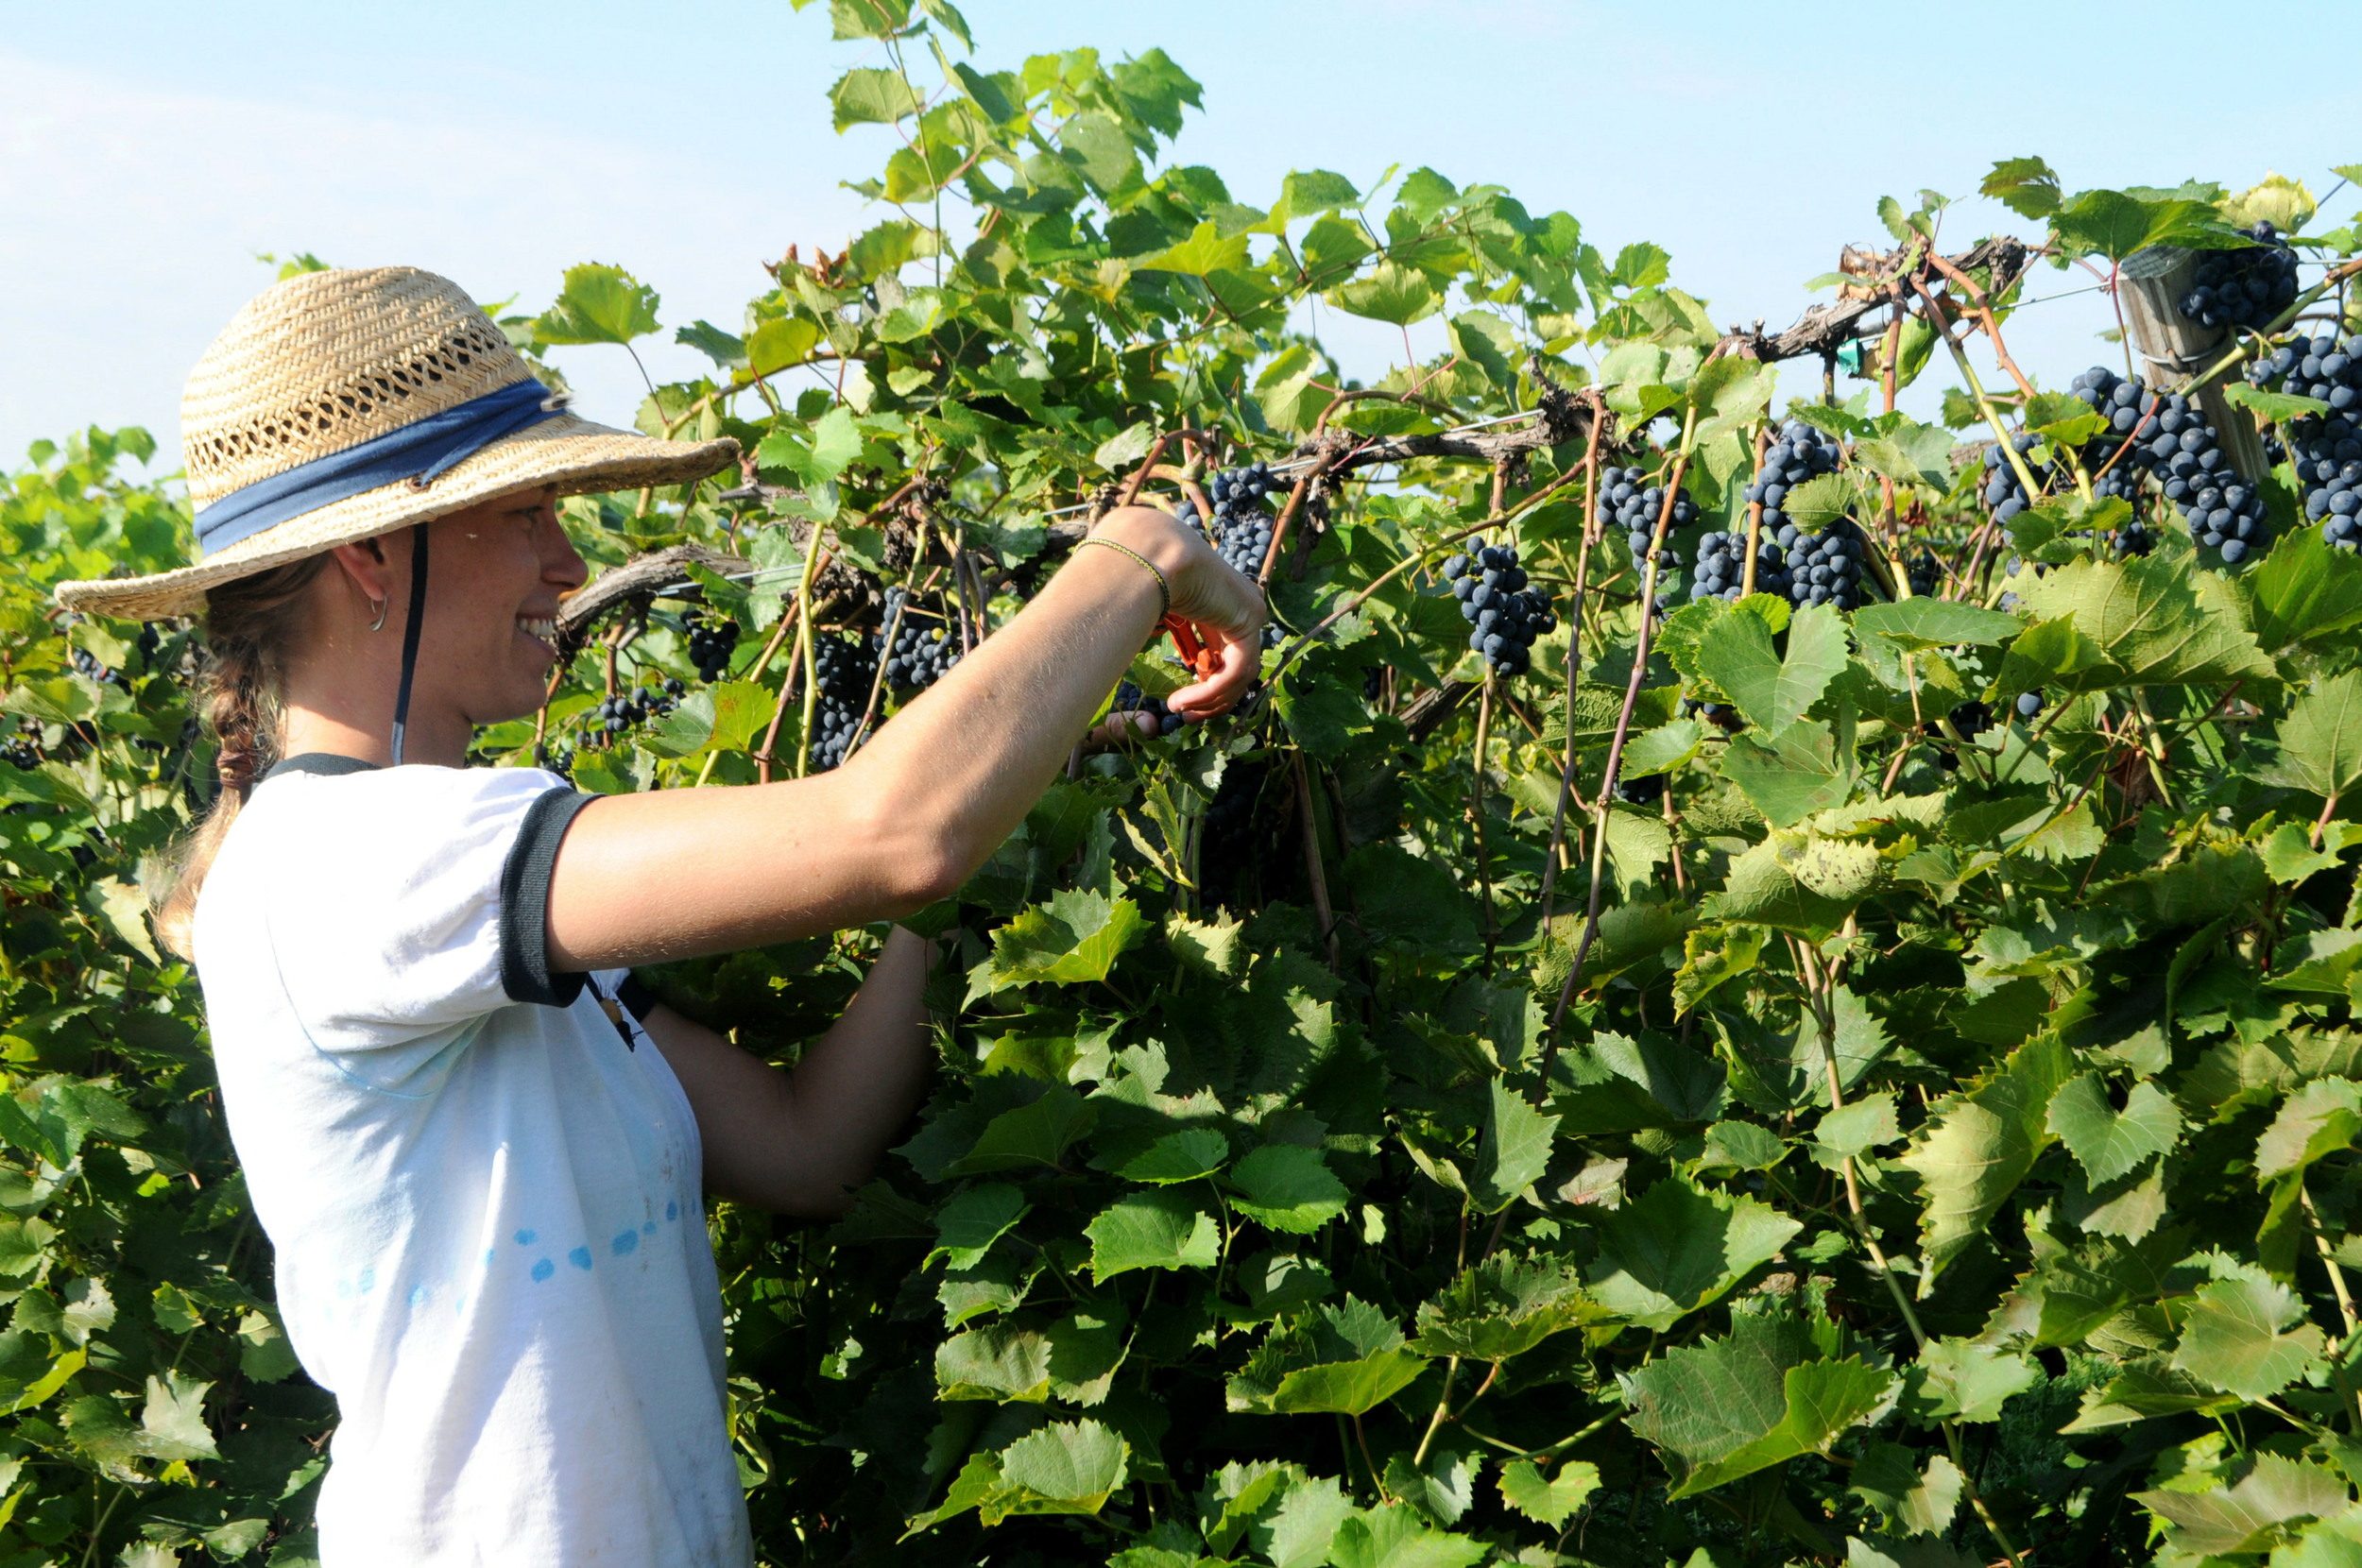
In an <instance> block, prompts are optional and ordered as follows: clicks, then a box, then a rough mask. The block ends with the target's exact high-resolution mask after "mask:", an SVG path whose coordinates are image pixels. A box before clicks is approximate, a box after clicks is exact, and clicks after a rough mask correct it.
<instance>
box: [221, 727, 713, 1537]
mask: <svg viewBox="0 0 2362 1568" xmlns="http://www.w3.org/2000/svg"><path fill="white" fill-rule="evenodd" d="M340 764H341V766H339V765H340ZM307 769H308V770H314V771H306V770H307ZM581 800H582V797H580V796H577V795H574V794H573V792H572V791H569V790H566V789H565V788H564V787H563V784H562V781H561V780H559V779H558V778H556V776H554V775H550V774H546V773H540V772H537V771H532V770H528V769H466V770H462V769H454V768H437V767H420V766H410V767H402V768H393V769H385V770H378V769H364V767H363V765H362V764H359V763H354V762H351V761H350V760H348V759H346V758H295V759H293V760H292V761H291V762H290V763H282V765H281V767H280V768H279V769H277V770H274V771H273V774H272V775H271V776H270V777H269V778H268V779H267V780H265V782H264V783H263V784H262V785H260V786H259V787H258V788H257V789H256V790H255V791H254V793H253V796H252V798H251V799H250V800H249V801H248V803H247V806H246V808H245V809H244V810H242V811H241V812H240V813H239V815H238V819H237V821H236V823H235V824H234V825H232V827H231V830H230V833H229V835H228V837H227V839H226V840H225V841H224V843H223V844H222V848H221V852H220V855H219V856H218V858H217V859H216V860H215V861H214V866H213V868H212V870H211V872H210V873H209V874H208V876H207V878H206V882H205V888H204V893H203V895H202V896H201V897H200V899H199V900H198V904H197V919H196V926H195V942H196V948H197V972H198V975H199V977H200V979H201V980H202V981H203V983H204V989H205V1010H206V1014H207V1017H208V1020H209V1022H210V1024H211V1027H212V1031H213V1039H214V1059H215V1061H216V1062H217V1064H218V1065H219V1071H220V1076H221V1085H222V1097H223V1100H224V1103H225V1105H226V1107H227V1109H228V1112H229V1120H230V1131H231V1138H232V1140H233V1141H234V1142H235V1144H236V1146H237V1151H238V1158H239V1162H240V1164H241V1165H243V1166H244V1167H245V1171H246V1178H247V1185H248V1189H249V1190H250V1191H251V1193H252V1194H253V1201H254V1207H255V1212H256V1214H257V1216H258V1217H259V1218H260V1219H261V1220H262V1222H263V1228H264V1229H265V1231H266V1232H267V1233H268V1234H269V1236H270V1239H271V1243H272V1245H273V1247H274V1248H275V1249H276V1250H277V1254H278V1258H277V1262H278V1287H279V1304H280V1307H281V1310H282V1314H283V1316H284V1318H285V1320H286V1327H287V1336H288V1338H289V1340H290V1341H291V1342H292V1343H293V1346H294V1349H295V1352H296V1355H298V1356H299V1357H300V1359H301V1360H302V1363H303V1366H304V1369H305V1370H306V1371H307V1372H310V1373H311V1375H312V1376H313V1378H314V1379H315V1380H316V1381H317V1382H318V1383H319V1384H320V1385H321V1386H322V1387H324V1388H326V1389H329V1390H330V1391H332V1392H333V1393H334V1395H335V1396H336V1404H337V1408H338V1411H339V1413H340V1415H341V1418H342V1419H341V1421H340V1423H339V1424H338V1426H337V1429H336V1434H335V1438H334V1442H333V1444H332V1446H331V1448H330V1463H329V1468H328V1474H327V1478H326V1480H325V1482H324V1483H323V1485H322V1488H321V1491H320V1500H319V1510H318V1518H319V1532H320V1558H321V1561H322V1563H323V1564H324V1565H325V1568H362V1565H374V1564H385V1565H387V1568H392V1565H395V1564H400V1565H402V1568H431V1565H442V1564H454V1565H457V1564H466V1565H469V1568H476V1565H479V1564H504V1565H505V1564H534V1565H536V1568H541V1565H565V1568H573V1565H576V1564H589V1563H615V1564H630V1565H634V1568H676V1565H677V1568H692V1565H694V1568H714V1565H727V1568H742V1565H744V1564H745V1563H747V1562H749V1561H750V1560H751V1559H752V1548H751V1546H750V1544H749V1542H748V1538H747V1528H746V1510H745V1499H744V1496H743V1495H742V1493H741V1491H740V1488H739V1480H738V1471H737V1466H736V1463H735V1461H734V1460H733V1458H732V1457H731V1454H730V1449H729V1441H728V1437H727V1430H726V1427H725V1413H724V1412H725V1403H724V1401H725V1394H724V1381H723V1360H722V1307H721V1293H720V1289H719V1287H718V1285H717V1283H716V1280H715V1277H714V1268H713V1254H712V1252H711V1250H710V1247H709V1245H708V1242H707V1239H706V1230H705V1223H704V1212H703V1207H702V1203H701V1189H700V1181H699V1167H700V1151H699V1145H698V1140H697V1124H696V1120H695V1117H694V1116H693V1114H692V1112H691V1110H690V1106H689V1100H688V1098H687V1096H686V1095H684V1094H683V1093H682V1091H681V1086H680V1083H679V1081H678V1080H676V1078H675V1077H674V1076H673V1073H672V1069H671V1068H670V1067H669V1066H667V1065H666V1064H665V1061H664V1057H663V1055H662V1053H661V1052H659V1050H658V1049H657V1048H656V1046H655V1045H654V1044H653V1043H652V1042H649V1041H648V1040H647V1039H646V1036H645V1035H644V1034H643V1033H642V1032H641V1031H639V1030H638V1029H637V1027H636V1026H634V1027H633V1030H632V1033H633V1036H634V1040H633V1043H632V1044H626V1042H625V1038H624V1037H623V1035H622V1033H621V1032H620V1031H619V1030H618V1028H617V1026H616V1025H615V1024H614V1023H613V1022H611V1021H610V1020H609V1019H608V1016H607V1015H606V1014H605V1013H604V1012H603V1011H602V1010H601V1007H600V1000H599V998H600V996H607V997H613V996H614V995H615V994H616V992H617V989H618V987H619V984H620V983H621V982H622V981H623V980H624V976H623V974H622V972H620V971H618V972H615V973H609V974H599V975H594V976H592V977H590V987H589V988H588V989H587V990H586V988H585V987H584V986H583V984H582V977H581V976H559V977H556V978H555V979H553V977H551V976H550V975H549V974H548V972H547V963H546V954H547V946H546V936H545V934H544V932H545V928H544V926H543V917H544V912H545V910H546V906H547V899H548V882H549V868H550V863H551V861H552V860H554V858H555V856H556V846H557V842H558V840H559V839H560V838H562V837H563V835H564V831H565V827H566V824H567V823H568V822H569V821H571V820H572V817H573V809H574V808H575V807H577V806H578V805H579V804H580V803H581ZM593 993H595V994H593ZM535 997H539V998H540V999H538V1000H537V999H531V998H535ZM521 998H524V999H521Z"/></svg>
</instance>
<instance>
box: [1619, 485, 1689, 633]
mask: <svg viewBox="0 0 2362 1568" xmlns="http://www.w3.org/2000/svg"><path fill="white" fill-rule="evenodd" d="M1597 511H1598V515H1599V520H1600V522H1602V523H1613V524H1614V525H1615V526H1617V527H1618V528H1620V529H1622V530H1623V531H1624V542H1625V543H1626V544H1627V545H1629V546H1631V547H1632V559H1633V567H1634V570H1635V571H1643V570H1645V569H1646V568H1645V563H1646V562H1647V560H1648V558H1649V541H1650V540H1651V539H1653V538H1654V537H1656V525H1657V519H1658V518H1659V517H1661V516H1663V515H1664V512H1665V486H1662V485H1652V484H1651V483H1650V482H1649V475H1648V471H1647V470H1646V469H1637V468H1634V469H1600V503H1599V506H1598V508H1597ZM1697 520H1698V507H1697V503H1694V502H1692V501H1691V500H1690V499H1689V497H1688V496H1687V495H1686V494H1684V495H1676V496H1675V497H1674V498H1673V515H1672V516H1671V517H1670V518H1669V519H1667V520H1666V524H1665V537H1666V541H1667V542H1666V543H1665V544H1663V545H1661V546H1659V547H1658V549H1657V553H1656V562H1657V588H1658V593H1657V596H1656V605H1655V607H1656V608H1657V609H1658V610H1659V611H1663V610H1668V609H1670V608H1672V607H1673V595H1672V593H1671V592H1670V591H1669V590H1670V589H1671V588H1672V573H1673V572H1674V571H1678V570H1679V569H1680V567H1681V564H1682V558H1681V552H1679V551H1677V550H1675V549H1674V548H1673V546H1672V542H1671V541H1672V538H1673V536H1674V535H1675V534H1678V533H1680V532H1681V531H1682V530H1683V529H1685V528H1686V527H1688V526H1689V525H1690V524H1691V523H1693V522H1696V521H1697Z"/></svg>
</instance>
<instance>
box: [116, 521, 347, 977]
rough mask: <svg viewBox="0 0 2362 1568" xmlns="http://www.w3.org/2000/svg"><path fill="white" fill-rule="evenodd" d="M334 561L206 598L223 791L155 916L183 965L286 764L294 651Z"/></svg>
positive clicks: (205, 714)
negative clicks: (247, 809)
mask: <svg viewBox="0 0 2362 1568" xmlns="http://www.w3.org/2000/svg"><path fill="white" fill-rule="evenodd" d="M328 560H329V557H328V556H327V555H325V554H319V555H311V556H306V557H305V558H304V559H302V560H300V561H290V562H288V563H287V564H286V565H284V566H278V567H273V568H271V569H270V570H269V571H258V572H256V573H254V574H253V575H252V576H250V577H240V578H237V579H235V580H234V581H231V582H227V583H221V584H218V585H216V586H214V588H210V589H208V590H207V592H206V595H205V648H206V658H205V668H204V672H203V673H202V674H201V675H199V677H198V682H199V685H198V703H197V710H198V717H199V719H200V720H201V722H202V723H203V724H204V726H205V730H206V733H207V734H209V735H211V736H212V737H213V739H214V743H215V745H216V747H217V748H218V749H217V750H216V751H215V753H214V773H215V774H216V775H218V776H219V777H220V780H221V787H220V789H219V791H218V792H216V793H215V794H214V804H213V805H212V807H211V808H210V809H208V810H207V811H206V813H205V815H204V818H203V819H202V820H201V821H199V822H198V823H197V827H195V828H194V829H193V830H192V831H191V832H190V833H189V834H188V836H187V837H185V838H183V839H182V840H181V841H180V844H179V846H178V847H177V848H176V849H175V850H174V852H173V863H172V869H171V872H170V875H169V877H168V878H167V879H166V882H165V885H164V891H163V896H162V897H161V898H159V899H158V900H157V902H156V910H155V919H156V934H157V935H158V936H160V937H162V938H163V944H164V946H166V947H168V948H170V949H171V950H172V952H173V953H174V954H175V955H177V956H179V957H180V958H183V959H194V957H195V954H194V953H193V952H192V950H191V946H190V927H191V924H192V922H193V921H194V919H195V917H196V914H197V895H198V894H200V893H201V892H203V891H204V888H205V873H206V872H207V871H208V870H209V869H211V868H212V866H213V863H214V856H215V855H217V854H219V853H220V851H221V844H222V840H223V839H225V838H227V837H228V836H229V833H230V825H231V823H233V822H235V821H237V819H238V810H239V808H241V807H243V806H244V805H245V804H246V798H247V795H248V793H250V792H251V791H252V790H253V788H254V786H255V784H256V783H257V782H259V781H260V780H261V778H262V776H263V775H265V773H268V772H269V771H270V767H271V764H272V763H274V762H276V761H277V760H278V759H279V741H280V733H279V732H280V725H281V723H282V714H281V711H280V708H281V704H282V700H283V699H284V697H285V694H286V679H287V650H288V647H289V646H290V645H291V644H292V643H293V641H294V640H295V636H296V633H297V631H298V630H299V629H300V624H301V620H302V611H303V600H304V595H305V592H306V590H308V589H309V588H311V586H312V584H313V582H314V581H315V580H317V578H318V576H319V574H320V571H321V570H322V569H323V568H325V567H326V566H327V565H328Z"/></svg>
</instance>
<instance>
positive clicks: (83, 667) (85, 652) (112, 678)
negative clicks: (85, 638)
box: [67, 648, 131, 691]
mask: <svg viewBox="0 0 2362 1568" xmlns="http://www.w3.org/2000/svg"><path fill="white" fill-rule="evenodd" d="M67 653H68V655H69V656H70V657H71V658H72V659H73V661H74V671H75V673H77V674H78V675H85V676H87V677H89V678H90V679H92V680H94V681H98V682H100V683H101V684H103V685H107V686H111V687H113V688H114V689H115V690H118V691H128V690H131V677H130V676H128V675H127V674H125V673H123V672H122V671H120V670H116V669H111V668H110V667H109V666H107V665H104V664H101V663H100V662H99V661H98V658H97V656H95V655H94V654H93V653H92V652H91V651H90V650H89V649H87V648H69V649H68V650H67Z"/></svg>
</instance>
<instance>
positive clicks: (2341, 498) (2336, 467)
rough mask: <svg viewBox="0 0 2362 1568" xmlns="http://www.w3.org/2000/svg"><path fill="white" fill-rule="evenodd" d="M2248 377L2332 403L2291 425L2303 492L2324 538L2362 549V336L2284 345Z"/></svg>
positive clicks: (2250, 370) (2309, 514)
mask: <svg viewBox="0 0 2362 1568" xmlns="http://www.w3.org/2000/svg"><path fill="white" fill-rule="evenodd" d="M2248 379H2249V380H2250V381H2251V382H2254V383H2257V384H2259V385H2266V384H2269V383H2273V382H2278V383H2280V384H2279V388H2278V389H2279V390H2280V391H2283V392H2287V393H2291V394H2293V395H2295V396H2297V397H2301V398H2318V399H2319V400H2320V401H2322V402H2325V403H2327V404H2329V413H2327V414H2326V415H2320V414H2308V415H2306V416H2305V417H2304V418H2301V419H2299V420H2297V421H2296V422H2295V423H2294V424H2293V425H2292V426H2291V427H2290V428H2289V436H2290V439H2291V441H2292V442H2293V443H2294V446H2295V449H2296V450H2295V452H2294V453H2293V454H2292V455H2293V456H2294V459H2295V461H2294V465H2293V466H2294V468H2295V469H2296V476H2297V484H2298V488H2299V491H2300V492H2301V494H2302V497H2303V503H2304V515H2305V517H2306V518H2308V519H2312V520H2318V521H2319V522H2320V523H2321V534H2322V537H2325V538H2327V539H2328V540H2329V542H2330V543H2332V544H2334V545H2337V546H2339V547H2341V548H2343V549H2346V550H2353V549H2355V548H2356V547H2358V546H2362V334H2358V335H2356V336H2353V337H2349V338H2347V339H2346V340H2345V341H2344V342H2343V343H2340V342H2338V341H2337V340H2336V338H2334V337H2330V336H2327V335H2323V336H2320V337H2314V338H2297V339H2295V340H2294V341H2292V342H2288V343H2285V344H2282V345H2281V346H2280V347H2279V348H2278V349H2274V350H2273V351H2272V353H2271V355H2270V357H2269V358H2267V359H2262V360H2258V361H2257V362H2256V363H2255V364H2253V365H2251V366H2249V367H2248Z"/></svg>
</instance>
